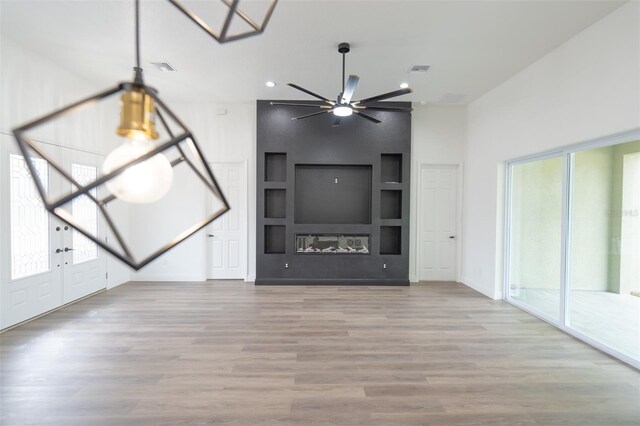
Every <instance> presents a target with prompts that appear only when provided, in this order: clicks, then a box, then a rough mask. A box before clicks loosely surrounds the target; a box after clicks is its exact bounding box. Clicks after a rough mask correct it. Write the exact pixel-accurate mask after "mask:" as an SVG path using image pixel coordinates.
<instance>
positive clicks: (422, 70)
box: [409, 65, 431, 73]
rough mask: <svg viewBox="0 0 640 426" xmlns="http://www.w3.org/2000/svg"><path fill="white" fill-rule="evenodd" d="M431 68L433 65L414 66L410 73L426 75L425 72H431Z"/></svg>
mask: <svg viewBox="0 0 640 426" xmlns="http://www.w3.org/2000/svg"><path fill="white" fill-rule="evenodd" d="M429 68H431V65H414V66H412V67H411V68H409V72H410V73H425V72H427V71H429Z"/></svg>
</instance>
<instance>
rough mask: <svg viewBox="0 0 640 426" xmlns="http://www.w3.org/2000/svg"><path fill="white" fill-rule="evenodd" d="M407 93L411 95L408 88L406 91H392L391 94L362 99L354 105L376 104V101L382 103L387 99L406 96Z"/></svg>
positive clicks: (411, 91)
mask: <svg viewBox="0 0 640 426" xmlns="http://www.w3.org/2000/svg"><path fill="white" fill-rule="evenodd" d="M409 93H413V90H411V89H410V88H408V87H407V88H406V89H399V90H394V91H393V92H389V93H384V94H382V95H378V96H374V97H372V98H367V99H363V100H361V101H358V102H356V103H357V104H366V103H370V102H378V101H383V100H385V99H389V98H395V97H396V96H402V95H407V94H409Z"/></svg>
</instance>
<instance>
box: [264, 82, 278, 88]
mask: <svg viewBox="0 0 640 426" xmlns="http://www.w3.org/2000/svg"><path fill="white" fill-rule="evenodd" d="M265 84H266V85H267V87H276V83H275V81H267V82H266V83H265Z"/></svg>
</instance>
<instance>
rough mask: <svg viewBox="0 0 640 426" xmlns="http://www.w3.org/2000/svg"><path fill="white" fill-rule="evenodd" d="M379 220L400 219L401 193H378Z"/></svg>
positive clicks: (390, 191) (386, 191)
mask: <svg viewBox="0 0 640 426" xmlns="http://www.w3.org/2000/svg"><path fill="white" fill-rule="evenodd" d="M380 219H402V191H398V190H383V191H380Z"/></svg>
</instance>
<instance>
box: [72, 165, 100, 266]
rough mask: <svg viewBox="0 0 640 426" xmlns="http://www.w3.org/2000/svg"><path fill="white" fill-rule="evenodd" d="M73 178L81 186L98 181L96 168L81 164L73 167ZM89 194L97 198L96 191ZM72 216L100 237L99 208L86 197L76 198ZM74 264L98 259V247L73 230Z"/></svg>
mask: <svg viewBox="0 0 640 426" xmlns="http://www.w3.org/2000/svg"><path fill="white" fill-rule="evenodd" d="M71 176H72V177H73V179H74V180H75V181H77V182H78V183H79V184H80V185H87V184H89V183H91V182H93V181H94V180H96V176H97V170H96V168H95V167H91V166H84V165H81V164H72V165H71ZM89 193H90V194H91V195H92V196H93V197H95V196H96V189H95V188H94V189H92V190H91V191H89ZM71 209H72V214H73V217H74V218H75V220H76V221H77V222H78V225H80V227H81V228H82V229H84V230H86V231H87V232H88V233H89V234H91V235H93V236H97V235H98V206H97V205H96V204H95V203H94V202H93V201H91V199H90V198H89V197H88V196H86V195H81V196H79V197H76V198H75V199H74V200H73V201H72V204H71ZM72 241H73V264H74V265H76V264H78V263H82V262H88V261H90V260H94V259H97V258H98V245H97V244H96V243H94V242H93V241H91V240H90V239H89V238H87V237H85V236H84V235H82V234H81V233H80V232H78V231H76V230H75V229H74V230H73V237H72Z"/></svg>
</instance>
